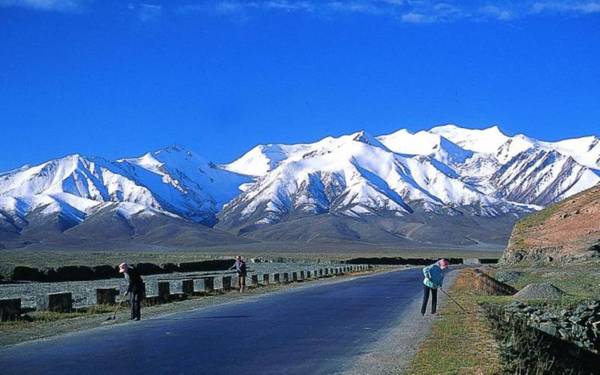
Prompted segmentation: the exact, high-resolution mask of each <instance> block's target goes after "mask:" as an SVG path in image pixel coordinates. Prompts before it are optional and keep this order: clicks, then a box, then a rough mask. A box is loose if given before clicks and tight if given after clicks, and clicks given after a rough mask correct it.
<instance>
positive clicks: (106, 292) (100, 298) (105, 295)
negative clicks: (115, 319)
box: [96, 288, 119, 305]
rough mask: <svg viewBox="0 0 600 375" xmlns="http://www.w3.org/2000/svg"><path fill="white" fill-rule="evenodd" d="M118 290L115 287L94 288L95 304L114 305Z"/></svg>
mask: <svg viewBox="0 0 600 375" xmlns="http://www.w3.org/2000/svg"><path fill="white" fill-rule="evenodd" d="M118 294H119V291H118V290H117V289H116V288H98V289H96V305H114V304H115V303H116V302H117V295H118Z"/></svg>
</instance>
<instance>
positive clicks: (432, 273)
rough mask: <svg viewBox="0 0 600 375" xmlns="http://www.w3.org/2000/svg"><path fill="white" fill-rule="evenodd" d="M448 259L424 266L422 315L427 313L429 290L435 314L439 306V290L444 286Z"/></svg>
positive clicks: (432, 310) (432, 311)
mask: <svg viewBox="0 0 600 375" xmlns="http://www.w3.org/2000/svg"><path fill="white" fill-rule="evenodd" d="M448 264H449V262H448V260H447V259H443V258H442V259H440V260H438V261H437V262H435V263H434V264H432V265H430V266H427V267H425V268H423V276H425V279H424V280H423V305H422V306H421V315H425V310H427V301H428V300H429V292H431V313H432V314H435V312H436V308H437V290H438V288H441V287H442V284H443V282H444V270H445V269H446V268H448Z"/></svg>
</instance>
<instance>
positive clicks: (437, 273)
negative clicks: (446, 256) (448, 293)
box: [423, 263, 444, 289]
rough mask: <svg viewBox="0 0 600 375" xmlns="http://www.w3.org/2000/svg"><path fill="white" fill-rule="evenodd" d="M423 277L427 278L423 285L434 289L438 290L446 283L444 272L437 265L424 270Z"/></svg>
mask: <svg viewBox="0 0 600 375" xmlns="http://www.w3.org/2000/svg"><path fill="white" fill-rule="evenodd" d="M423 276H425V280H423V284H425V285H427V286H428V287H430V288H432V289H437V288H439V287H441V286H442V284H443V283H444V271H443V270H442V269H441V268H440V266H439V265H438V264H437V263H434V264H432V265H430V266H427V267H425V268H423Z"/></svg>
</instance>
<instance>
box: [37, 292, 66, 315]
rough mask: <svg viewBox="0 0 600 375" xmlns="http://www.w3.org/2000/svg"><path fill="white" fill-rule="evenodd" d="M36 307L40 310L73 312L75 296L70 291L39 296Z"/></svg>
mask: <svg viewBox="0 0 600 375" xmlns="http://www.w3.org/2000/svg"><path fill="white" fill-rule="evenodd" d="M36 308H37V310H40V311H55V312H71V311H72V310H73V296H72V295H71V293H70V292H68V293H50V294H46V295H42V296H37V297H36Z"/></svg>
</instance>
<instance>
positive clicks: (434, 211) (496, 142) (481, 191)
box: [0, 125, 600, 247]
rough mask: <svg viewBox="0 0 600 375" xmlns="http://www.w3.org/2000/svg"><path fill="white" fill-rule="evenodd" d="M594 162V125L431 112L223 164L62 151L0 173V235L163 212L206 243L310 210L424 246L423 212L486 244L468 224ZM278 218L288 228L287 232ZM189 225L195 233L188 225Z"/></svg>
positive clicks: (362, 236)
mask: <svg viewBox="0 0 600 375" xmlns="http://www.w3.org/2000/svg"><path fill="white" fill-rule="evenodd" d="M482 150H484V151H485V152H483V151H482ZM590 166H591V167H590ZM594 167H595V168H594ZM599 171H600V142H599V141H598V138H597V137H596V136H589V137H581V138H575V139H568V140H563V141H558V142H545V141H539V140H536V139H533V138H530V137H527V136H525V135H521V134H519V135H516V136H513V137H510V136H507V135H505V134H504V133H502V131H501V130H500V129H499V127H497V126H493V127H490V128H487V129H465V128H461V127H458V126H456V125H442V126H436V127H433V128H432V129H430V130H422V131H419V132H415V133H412V132H410V131H408V130H406V129H400V130H398V131H396V132H393V133H390V134H387V135H383V136H378V137H374V136H371V135H370V134H369V133H368V132H365V131H358V132H355V133H351V134H348V135H343V136H340V137H325V138H323V139H321V140H319V141H316V142H313V143H305V144H295V145H294V144H292V145H284V144H267V145H258V146H256V147H254V148H252V149H251V150H250V151H248V152H247V153H245V154H244V155H242V156H241V157H240V158H238V159H236V160H234V161H233V162H231V163H228V164H215V163H213V162H210V161H208V160H207V159H204V158H203V157H201V156H199V155H197V154H195V153H194V152H192V151H190V150H188V149H186V148H184V147H181V146H169V147H166V148H164V149H160V150H156V151H153V152H148V153H146V154H144V155H142V156H139V157H133V158H121V159H117V160H114V161H110V160H106V159H103V158H100V157H85V156H83V155H80V154H73V155H68V156H66V157H63V158H59V159H54V160H50V161H48V162H45V163H41V164H39V165H35V166H23V167H21V168H17V169H14V170H12V171H8V172H4V173H0V244H1V245H2V246H4V247H18V246H28V244H29V242H33V243H36V244H38V245H39V244H43V243H44V241H46V240H47V238H50V237H51V238H56V239H59V240H56V241H58V243H60V242H61V240H60V238H61V237H62V238H65V239H66V240H65V241H66V242H72V241H77V237H76V236H74V235H73V233H79V236H82V237H85V236H86V233H88V234H89V232H93V231H94V227H93V226H92V225H90V223H93V222H97V225H108V226H109V227H110V226H114V227H115V231H116V232H118V233H120V234H121V237H122V241H126V240H131V241H142V242H144V241H150V240H149V239H148V238H147V236H146V237H144V236H145V235H139V234H140V233H148V232H149V231H151V228H150V227H156V226H158V227H161V226H162V227H163V228H167V227H169V228H173V227H174V226H177V225H180V226H181V227H182V228H188V229H189V230H188V229H186V230H187V232H186V234H185V235H182V234H181V233H180V234H179V235H181V236H183V237H185V238H186V240H187V241H189V245H190V246H193V242H194V241H197V242H202V243H211V240H210V237H211V236H212V235H213V233H211V232H214V234H215V236H213V237H214V238H215V240H214V242H215V243H218V242H219V241H225V242H231V243H235V242H236V241H240V242H248V241H261V240H264V239H272V238H277V240H280V241H286V235H285V234H286V230H287V231H288V232H294V233H295V234H294V235H290V236H289V240H291V241H303V239H302V238H305V237H306V236H303V235H302V234H301V232H302V230H303V228H302V227H303V226H304V228H305V229H306V230H309V229H308V228H312V227H313V225H312V224H310V221H311V220H313V221H314V220H316V218H317V217H323V218H324V221H323V220H321V221H322V222H323V223H327V224H324V227H328V228H330V231H331V232H332V233H339V234H338V235H337V237H336V235H331V234H330V233H319V228H318V227H317V228H312V229H310V230H312V231H313V232H314V233H313V234H314V235H313V236H312V237H311V238H313V240H314V239H315V238H326V239H327V240H328V241H335V238H339V239H343V238H346V239H354V240H356V241H367V238H368V239H369V240H368V241H371V242H373V241H375V242H377V241H384V242H386V243H388V242H390V241H391V242H394V240H395V239H397V240H398V243H413V244H427V245H428V246H429V245H435V244H436V241H443V240H444V238H443V236H440V235H437V234H436V235H435V236H434V235H432V237H431V239H432V241H429V240H428V239H427V235H426V233H425V234H424V235H423V236H420V237H419V238H418V239H415V237H414V236H413V237H412V238H411V235H410V233H415V232H414V227H415V226H417V227H419V228H428V229H427V230H428V231H429V232H431V233H437V231H438V230H437V228H435V227H434V224H435V225H444V220H446V222H447V223H449V224H448V228H453V229H452V230H454V231H457V233H458V234H457V235H456V236H455V235H453V236H451V237H452V238H455V240H453V241H452V242H451V243H450V244H457V245H462V244H464V243H475V244H476V243H486V241H487V240H488V239H486V238H485V231H481V230H479V229H477V227H478V226H480V225H481V223H483V222H485V223H486V225H488V226H494V225H495V223H500V222H501V221H502V225H498V227H499V228H500V227H501V228H502V229H500V231H501V232H502V231H504V232H503V233H505V235H504V239H502V237H503V236H502V235H501V234H498V233H496V234H494V241H495V243H496V244H499V243H501V242H502V241H506V240H507V238H508V235H509V233H510V229H509V228H508V229H507V227H508V226H509V225H508V223H509V222H510V221H511V220H512V221H513V222H514V221H516V220H517V218H518V217H521V216H523V215H525V214H527V213H529V212H531V211H532V210H536V209H540V208H542V207H543V206H546V205H549V204H552V203H555V202H557V201H560V200H562V199H564V198H567V197H569V196H572V195H574V194H577V193H578V192H580V191H582V190H585V189H586V188H589V187H591V186H593V185H595V184H596V183H598V182H600V172H599ZM95 216H97V217H96V220H92V219H93V218H94V217H95ZM100 218H101V219H102V220H100ZM493 218H504V219H502V220H496V221H494V220H488V219H493ZM504 221H506V222H504ZM288 222H289V223H292V222H295V223H297V224H299V225H300V228H294V229H293V230H292V231H290V227H289V225H288V224H286V223H288ZM157 223H160V224H157ZM176 223H179V224H176ZM83 224H86V225H83ZM36 226H37V227H39V228H43V229H39V233H41V235H38V236H36V235H35V231H34V230H33V229H34V228H36ZM194 226H197V227H198V230H197V232H198V233H197V234H196V235H194V234H190V233H192V232H194V231H193V229H192V228H194ZM77 227H79V229H77ZM359 227H360V228H359ZM82 228H83V229H85V231H84V230H83V229H82ZM127 228H129V229H127ZM284 228H288V229H284ZM336 228H337V229H336ZM344 228H345V229H344ZM350 228H354V229H350ZM53 230H54V232H52V231H53ZM69 231H70V232H69ZM322 231H323V232H324V231H325V229H323V230H322ZM411 231H412V232H411ZM492 231H493V230H492ZM50 232H52V233H51V235H50V234H49V233H50ZM68 232H69V233H68ZM84 232H86V233H84ZM159 232H160V231H159ZM409 232H410V233H409ZM348 233H354V234H353V235H349V237H348V236H347V235H348ZM357 233H358V234H357ZM474 233H477V235H476V236H474V235H473V234H474ZM136 236H137V237H136ZM89 237H90V238H93V237H94V236H93V235H89ZM121 237H120V238H121ZM226 237H227V238H226ZM434 237H435V238H434ZM461 238H462V239H461ZM467 239H469V240H467ZM170 240H172V242H174V243H185V242H186V241H180V242H177V240H176V239H170ZM151 241H153V245H156V243H160V242H161V239H160V238H159V237H157V236H154V237H152V240H151ZM164 241H165V243H166V242H168V239H167V238H165V239H164ZM24 244H25V245H24Z"/></svg>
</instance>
